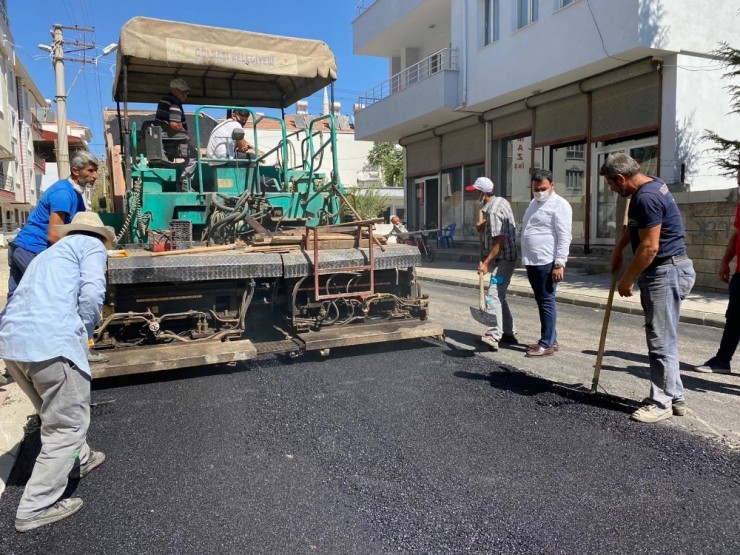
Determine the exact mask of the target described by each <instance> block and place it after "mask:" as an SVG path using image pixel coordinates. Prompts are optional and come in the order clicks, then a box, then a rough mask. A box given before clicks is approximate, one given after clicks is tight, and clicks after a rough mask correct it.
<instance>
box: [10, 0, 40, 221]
mask: <svg viewBox="0 0 740 555" xmlns="http://www.w3.org/2000/svg"><path fill="white" fill-rule="evenodd" d="M7 14H8V12H7V2H6V0H0V230H9V229H14V228H16V227H18V226H19V225H22V224H23V223H24V222H25V221H26V218H27V217H28V215H29V214H30V212H31V210H32V209H33V207H34V206H35V204H36V201H37V199H38V188H37V186H36V184H37V175H39V174H42V173H43V172H44V163H43V160H41V159H40V158H38V157H37V156H35V155H34V150H33V142H34V139H35V138H36V137H38V136H39V134H40V132H41V131H40V127H39V125H38V122H37V121H36V120H35V117H34V114H33V111H34V108H35V107H36V106H37V105H39V104H44V103H45V101H44V98H43V96H42V95H41V93H40V92H39V90H38V88H37V87H36V85H35V83H34V82H33V80H32V79H31V77H30V75H29V74H28V71H27V70H26V68H25V66H24V65H23V63H22V62H21V60H20V58H19V57H18V56H17V55H16V51H15V43H14V40H13V35H12V33H11V31H10V24H9V21H8V15H7Z"/></svg>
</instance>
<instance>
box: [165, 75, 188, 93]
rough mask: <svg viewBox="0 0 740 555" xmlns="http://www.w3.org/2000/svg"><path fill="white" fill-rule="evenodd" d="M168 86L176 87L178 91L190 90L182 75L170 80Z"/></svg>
mask: <svg viewBox="0 0 740 555" xmlns="http://www.w3.org/2000/svg"><path fill="white" fill-rule="evenodd" d="M170 88H171V89H177V90H178V91H182V92H190V87H189V86H188V82H187V81H185V79H183V78H182V77H176V78H175V79H173V80H172V81H170Z"/></svg>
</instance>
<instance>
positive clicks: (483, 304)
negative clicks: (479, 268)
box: [478, 274, 486, 310]
mask: <svg viewBox="0 0 740 555" xmlns="http://www.w3.org/2000/svg"><path fill="white" fill-rule="evenodd" d="M478 288H479V289H480V305H479V306H480V309H481V310H485V309H486V294H485V292H484V290H483V274H478Z"/></svg>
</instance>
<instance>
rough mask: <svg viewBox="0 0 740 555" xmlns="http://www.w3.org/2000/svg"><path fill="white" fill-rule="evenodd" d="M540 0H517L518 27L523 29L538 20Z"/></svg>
mask: <svg viewBox="0 0 740 555" xmlns="http://www.w3.org/2000/svg"><path fill="white" fill-rule="evenodd" d="M538 3H539V0H517V27H518V28H519V29H521V28H522V27H526V26H527V25H529V24H530V23H532V22H534V21H537V4H538Z"/></svg>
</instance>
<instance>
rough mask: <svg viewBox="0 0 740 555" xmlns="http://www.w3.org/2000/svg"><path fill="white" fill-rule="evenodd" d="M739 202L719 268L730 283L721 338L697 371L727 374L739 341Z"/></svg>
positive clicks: (722, 275)
mask: <svg viewBox="0 0 740 555" xmlns="http://www.w3.org/2000/svg"><path fill="white" fill-rule="evenodd" d="M737 184H738V187H740V172H738V174H737ZM738 229H740V202H738V204H737V212H736V213H735V230H734V231H733V232H732V235H731V236H730V240H729V241H728V242H727V248H726V249H725V255H724V256H723V257H722V265H721V266H720V268H719V279H721V280H722V281H724V282H725V283H729V284H730V302H729V303H728V304H727V312H726V313H725V319H726V322H725V331H724V332H723V333H722V340H721V341H720V343H719V350H718V351H717V354H716V355H714V356H713V357H712V358H710V359H709V360H708V361H706V362H705V363H704V364H702V365H700V366H697V367H696V371H697V372H703V373H705V374H709V373H712V372H713V373H715V374H729V373H730V372H731V370H730V361H731V360H732V356H733V355H734V354H735V350H736V349H737V344H738V342H740V267H738V265H737V263H740V233H738ZM733 258H735V259H736V261H737V262H736V265H735V273H734V274H733V275H732V279H730V262H732V259H733Z"/></svg>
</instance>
